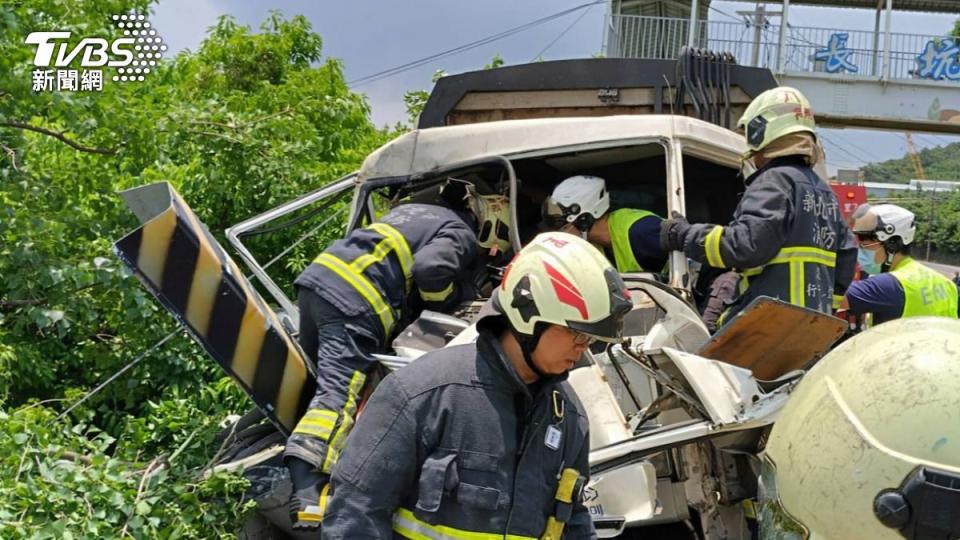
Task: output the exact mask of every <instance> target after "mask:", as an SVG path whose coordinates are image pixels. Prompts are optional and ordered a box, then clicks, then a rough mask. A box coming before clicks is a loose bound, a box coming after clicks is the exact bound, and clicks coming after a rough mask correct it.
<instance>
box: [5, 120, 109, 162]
mask: <svg viewBox="0 0 960 540" xmlns="http://www.w3.org/2000/svg"><path fill="white" fill-rule="evenodd" d="M0 126H2V127H12V128H17V129H23V130H26V131H33V132H35V133H42V134H43V135H47V136H50V137H53V138H54V139H57V140H59V141H61V142H63V143H65V144H67V145H68V146H70V147H72V148H75V149H77V150H80V151H81V152H89V153H91V154H103V155H107V156H110V155H113V154H116V153H117V151H116V149H113V148H99V147H96V146H84V145H82V144H80V143H78V142H76V141H72V140H70V139H68V138H67V137H66V135H65V133H66V132H64V131H60V132H57V131H52V130H49V129H47V128H43V127H40V126H34V125H32V124H25V123H22V122H0Z"/></svg>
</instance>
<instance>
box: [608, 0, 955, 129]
mask: <svg viewBox="0 0 960 540" xmlns="http://www.w3.org/2000/svg"><path fill="white" fill-rule="evenodd" d="M713 3H714V4H716V3H721V2H719V1H718V0H713ZM710 4H711V1H710V0H685V1H677V0H611V3H610V6H609V13H608V16H607V18H606V23H605V28H604V52H605V54H606V55H607V56H608V57H621V58H652V59H675V58H677V57H678V56H679V53H680V49H681V48H682V47H683V46H692V47H699V48H707V49H710V50H713V51H718V52H729V53H732V54H733V55H734V56H735V57H736V58H737V61H738V62H739V63H740V64H743V65H752V66H757V67H765V68H768V69H770V70H771V71H772V72H773V73H774V74H775V75H776V77H777V79H778V80H779V81H780V83H781V84H785V85H790V86H794V87H796V88H799V89H800V90H801V91H802V92H803V93H804V94H805V95H806V96H807V98H808V99H809V100H810V102H811V104H812V106H813V109H814V111H815V112H816V115H817V123H818V124H819V125H823V126H827V127H858V128H872V129H887V130H904V131H927V132H938V133H951V134H960V38H955V37H951V36H942V35H941V36H938V35H921V34H904V33H898V32H893V30H892V28H891V22H890V21H891V15H892V12H893V11H894V10H897V11H924V12H935V13H945V14H960V2H958V1H956V0H843V1H830V0H780V1H770V2H765V4H769V5H767V6H763V5H758V7H757V8H756V9H755V10H752V11H741V12H738V14H739V15H740V18H741V20H739V21H738V20H737V18H735V17H728V18H719V19H718V18H716V17H713V16H711V18H710V20H707V14H708V13H709V11H708V10H709V9H710V7H711V5H710ZM797 5H806V6H822V7H842V8H860V9H863V10H864V13H865V15H866V14H867V11H866V10H870V11H872V12H873V15H874V17H873V20H874V28H873V30H872V31H871V30H868V31H864V30H846V29H842V28H828V27H822V28H819V27H818V28H815V27H802V26H796V25H793V24H790V7H791V6H797Z"/></svg>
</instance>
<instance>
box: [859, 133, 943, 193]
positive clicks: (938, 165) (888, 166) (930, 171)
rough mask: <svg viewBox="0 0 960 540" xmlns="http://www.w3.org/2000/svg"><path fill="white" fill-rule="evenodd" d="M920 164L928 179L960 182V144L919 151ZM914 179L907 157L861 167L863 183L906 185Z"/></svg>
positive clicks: (915, 175) (914, 171) (908, 157)
mask: <svg viewBox="0 0 960 540" xmlns="http://www.w3.org/2000/svg"><path fill="white" fill-rule="evenodd" d="M920 162H921V163H923V170H924V172H925V173H926V176H927V178H929V179H934V180H960V143H953V144H948V145H944V146H935V147H933V148H925V149H923V150H920ZM916 177H917V173H916V170H914V168H913V164H912V163H911V162H910V156H908V155H904V156H903V157H902V158H898V159H890V160H887V161H884V162H881V163H871V164H869V165H867V166H865V167H863V179H864V181H865V182H896V183H901V184H906V183H908V182H910V179H911V178H916Z"/></svg>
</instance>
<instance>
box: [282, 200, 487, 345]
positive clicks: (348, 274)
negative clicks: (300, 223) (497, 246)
mask: <svg viewBox="0 0 960 540" xmlns="http://www.w3.org/2000/svg"><path fill="white" fill-rule="evenodd" d="M477 249H478V248H477V235H476V232H474V229H473V226H472V225H471V224H468V223H467V219H465V218H463V217H461V215H460V214H458V213H456V212H454V211H452V210H449V209H447V208H443V207H441V206H435V205H429V204H406V205H401V206H398V207H396V208H394V209H393V210H391V211H390V212H389V213H387V215H385V216H383V218H381V219H380V220H379V221H377V222H376V223H374V224H372V225H370V226H368V227H365V228H362V229H357V230H355V231H353V232H351V233H350V234H349V235H347V237H346V238H344V239H342V240H338V241H336V242H334V243H333V245H332V246H330V248H328V249H327V250H326V251H324V252H323V253H322V254H320V256H319V257H317V258H316V259H315V260H314V261H313V263H312V264H310V266H308V267H307V269H306V270H304V271H303V273H301V274H300V276H299V277H297V280H296V284H297V286H298V287H306V288H308V289H311V290H313V291H315V292H316V293H317V294H319V295H320V296H321V297H323V298H324V299H325V300H327V301H328V302H330V303H331V304H333V305H334V306H336V307H337V308H338V309H339V310H340V311H341V312H342V313H343V314H344V315H346V316H348V317H351V316H356V315H360V314H363V313H369V314H370V316H371V317H376V318H377V320H378V322H379V325H378V326H379V328H380V329H382V331H383V334H382V336H381V337H382V339H383V341H382V343H388V342H389V340H390V338H391V337H392V336H393V334H394V332H395V331H396V330H398V327H400V326H402V325H403V323H408V322H411V321H412V320H413V318H414V316H415V315H416V314H417V313H419V311H420V310H419V309H418V308H426V309H431V310H434V311H449V310H450V308H452V307H454V306H456V305H457V304H458V303H460V302H461V301H462V300H469V299H472V298H473V297H474V296H475V294H476V292H475V290H474V288H473V286H472V278H473V274H472V271H473V267H474V263H475V262H476V261H477Z"/></svg>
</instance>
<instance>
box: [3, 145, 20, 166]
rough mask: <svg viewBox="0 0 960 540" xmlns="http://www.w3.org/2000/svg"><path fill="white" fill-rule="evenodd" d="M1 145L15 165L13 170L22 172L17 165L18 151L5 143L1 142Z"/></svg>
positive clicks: (11, 162)
mask: <svg viewBox="0 0 960 540" xmlns="http://www.w3.org/2000/svg"><path fill="white" fill-rule="evenodd" d="M0 147H2V148H3V151H4V152H6V153H7V155H8V156H10V164H11V165H13V170H15V171H17V172H20V168H19V167H17V152H16V151H15V150H14V149H13V148H10V147H9V146H7V145H5V144H0Z"/></svg>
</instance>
